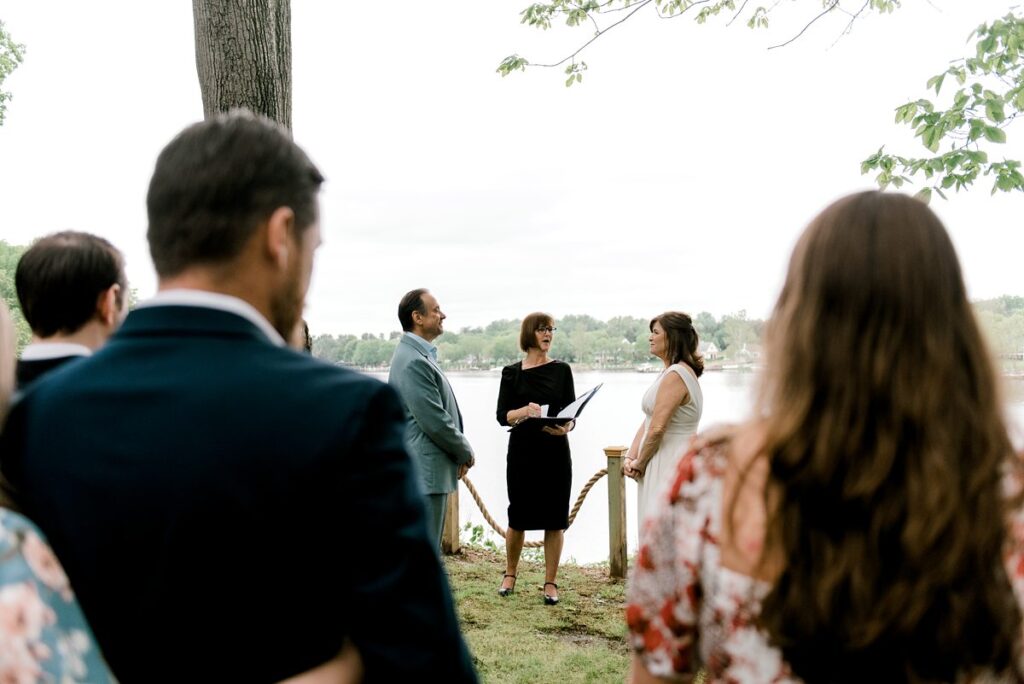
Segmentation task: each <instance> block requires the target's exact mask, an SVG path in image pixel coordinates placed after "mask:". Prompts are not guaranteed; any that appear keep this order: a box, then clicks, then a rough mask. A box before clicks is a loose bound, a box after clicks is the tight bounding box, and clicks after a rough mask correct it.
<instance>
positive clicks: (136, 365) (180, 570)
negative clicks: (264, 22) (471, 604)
mask: <svg viewBox="0 0 1024 684" xmlns="http://www.w3.org/2000/svg"><path fill="white" fill-rule="evenodd" d="M322 181H323V178H322V177H321V175H320V172H319V171H317V169H316V167H315V166H314V165H313V164H312V162H310V160H309V159H308V157H307V156H306V155H305V153H304V152H303V151H302V150H301V149H300V148H299V147H297V146H296V145H295V144H294V143H293V142H292V141H291V139H290V137H289V135H288V133H287V132H286V131H284V130H282V129H280V128H278V127H277V126H276V125H274V124H273V123H271V122H269V121H268V120H265V119H261V118H257V117H254V116H252V115H250V114H247V113H245V112H237V113H233V114H229V115H222V116H218V117H216V118H214V119H211V120H208V121H205V122H203V123H199V124H196V125H194V126H191V127H189V128H187V129H186V130H185V131H183V132H182V133H181V134H179V135H178V136H177V137H176V138H175V139H174V140H173V141H172V142H171V143H170V144H169V145H168V146H167V147H166V148H165V149H164V150H163V152H162V153H161V154H160V156H159V158H158V159H157V163H156V169H155V171H154V173H153V177H152V180H151V182H150V186H149V194H148V197H147V206H148V213H149V229H148V239H149V245H150V253H151V254H152V257H153V262H154V264H155V266H156V270H157V274H158V275H159V293H158V294H157V296H156V297H154V298H153V299H152V300H150V301H149V302H146V303H144V304H142V305H140V306H139V307H138V308H137V309H136V310H135V311H133V312H132V313H131V314H130V315H129V316H128V319H127V320H126V321H125V323H124V325H123V326H122V328H121V330H120V331H119V332H118V333H117V334H116V335H115V336H114V337H113V338H112V339H111V341H110V342H109V343H108V344H107V345H106V346H105V347H104V348H103V349H101V350H100V351H99V352H98V353H97V354H95V355H94V356H92V357H91V358H90V359H88V360H86V361H82V362H80V363H76V364H72V365H71V366H69V367H67V368H65V369H61V370H60V371H57V372H56V373H55V374H54V375H53V377H52V378H49V379H47V381H46V382H42V383H39V384H37V385H36V386H34V387H33V388H31V389H30V390H29V391H28V392H27V393H26V395H25V397H24V399H23V400H22V401H21V402H19V403H18V404H17V405H16V406H15V407H14V409H13V411H12V414H11V416H10V420H9V422H8V426H7V429H6V430H5V432H4V435H3V443H2V444H0V453H3V460H2V462H0V467H2V470H3V474H4V475H5V476H6V477H7V478H8V479H9V480H10V482H11V484H12V486H13V488H14V491H15V495H16V497H17V499H18V501H19V503H20V504H21V505H22V506H23V508H24V509H25V512H26V513H27V514H28V515H30V516H31V517H32V518H33V519H34V520H35V521H36V522H37V523H38V524H39V525H40V527H42V528H43V530H44V531H45V532H46V534H47V536H48V537H49V539H50V541H51V542H52V544H53V547H54V549H55V551H56V552H57V555H58V556H59V558H60V559H61V561H62V562H63V564H64V566H65V568H66V570H67V572H68V575H69V577H70V579H71V582H72V584H73V586H74V588H75V591H76V592H77V593H78V596H79V599H80V601H81V604H82V606H83V608H84V610H85V612H86V615H87V617H88V618H89V620H90V622H91V623H92V626H93V627H94V630H95V633H96V637H97V639H98V641H99V644H100V648H101V650H102V651H103V653H104V655H105V656H106V658H107V660H108V661H109V663H110V665H111V667H112V669H113V670H114V673H115V674H116V675H117V676H118V678H119V679H120V680H121V681H125V682H136V681H146V682H183V681H238V682H272V681H277V680H280V679H284V678H286V677H289V676H292V675H295V674H297V673H300V672H304V671H307V670H309V669H311V668H316V667H317V666H320V665H322V664H324V663H330V662H333V661H335V660H336V659H337V655H338V654H339V653H340V652H342V649H343V646H345V654H346V655H345V656H344V657H345V658H350V657H352V656H353V654H355V653H358V656H356V657H357V658H358V660H359V661H361V667H362V670H363V676H364V677H365V681H367V682H374V681H377V682H391V681H407V680H411V679H413V678H414V677H421V676H424V675H426V674H429V676H431V677H435V678H437V679H439V680H440V681H447V682H472V681H475V680H476V676H475V674H474V672H473V668H472V665H471V663H470V660H469V656H468V653H467V650H466V647H465V644H464V643H463V641H462V637H461V635H460V634H459V630H458V624H457V621H456V618H455V614H454V610H453V607H452V602H451V596H450V593H449V589H448V585H447V580H446V577H445V575H444V572H443V569H442V568H441V566H440V564H439V561H438V558H437V554H436V552H435V550H434V548H433V545H432V543H431V540H430V537H429V536H428V533H427V527H426V524H425V521H424V509H423V504H422V501H421V499H422V497H421V494H420V491H419V488H418V484H417V481H416V477H415V474H414V471H413V469H412V465H411V462H410V459H409V456H408V454H407V453H406V451H405V448H404V445H403V437H404V415H403V410H402V406H401V404H400V402H399V399H398V397H397V396H396V394H395V392H394V391H393V390H391V389H390V388H389V387H388V386H387V385H385V384H383V383H380V382H378V381H376V380H373V379H370V378H368V377H365V376H363V375H360V374H357V373H354V372H351V371H346V370H343V369H339V368H336V367H333V366H331V365H328V364H324V363H321V362H319V361H317V360H315V359H313V358H311V357H310V356H308V355H306V354H302V353H299V352H295V351H292V350H290V349H288V348H287V347H286V346H285V342H284V338H285V337H287V336H288V335H289V333H290V332H291V331H293V330H294V329H295V327H296V323H297V322H298V321H299V320H300V317H301V313H302V309H303V300H304V298H305V294H306V289H307V287H308V286H309V280H310V274H311V271H312V268H313V254H314V251H315V250H316V248H317V246H318V245H319V243H320V227H319V222H318V204H317V202H318V200H317V196H318V193H319V188H320V184H321V183H322ZM54 426H60V429H54ZM346 645H347V646H346ZM353 647H354V648H353ZM349 671H351V670H349Z"/></svg>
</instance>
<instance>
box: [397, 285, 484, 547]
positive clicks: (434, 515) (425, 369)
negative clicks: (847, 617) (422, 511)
mask: <svg viewBox="0 0 1024 684" xmlns="http://www.w3.org/2000/svg"><path fill="white" fill-rule="evenodd" d="M444 319H445V315H444V314H443V313H442V312H441V306H440V305H439V304H438V303H437V300H436V299H435V298H434V296H433V295H432V294H430V292H429V291H427V290H425V289H418V290H412V291H411V292H408V293H407V294H406V295H405V296H404V297H402V301H401V302H399V304H398V320H399V322H401V324H402V330H404V331H405V333H404V334H403V335H402V337H401V338H400V339H399V341H398V346H397V347H396V348H395V355H394V356H393V357H392V358H391V373H390V374H389V376H388V384H389V385H391V386H392V387H394V388H395V389H396V390H398V394H399V395H400V396H401V397H402V401H403V402H404V404H405V415H406V418H407V421H408V426H407V428H406V434H405V441H406V444H407V445H408V447H409V452H410V453H411V454H412V460H413V461H414V462H415V463H416V464H417V466H418V467H419V471H420V476H421V481H422V483H423V490H424V492H425V493H426V504H427V525H428V526H429V528H430V534H431V535H432V536H433V540H434V543H435V545H436V546H437V548H438V550H439V551H440V548H441V531H442V530H443V529H444V515H445V510H446V509H447V506H448V494H449V493H451V492H453V491H455V489H456V487H458V485H459V480H460V479H461V478H462V476H463V475H465V474H466V471H467V470H469V469H470V468H472V467H473V464H474V462H475V459H474V457H473V448H472V447H471V446H470V445H469V441H468V440H467V439H466V435H464V434H463V432H462V414H461V413H460V412H459V404H458V402H456V401H455V393H454V392H453V391H452V386H451V385H450V384H449V383H448V379H447V378H446V377H445V376H444V372H443V371H442V370H441V367H440V366H439V365H438V364H437V347H435V346H434V344H433V342H434V340H435V339H437V337H438V336H440V335H441V333H443V332H444Z"/></svg>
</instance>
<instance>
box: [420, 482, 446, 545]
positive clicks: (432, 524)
mask: <svg viewBox="0 0 1024 684" xmlns="http://www.w3.org/2000/svg"><path fill="white" fill-rule="evenodd" d="M425 502H426V504H427V532H428V533H429V534H430V539H431V541H433V542H434V546H435V547H436V548H437V552H438V553H441V534H442V533H443V532H444V514H445V511H446V510H448V495H447V494H427V495H426V497H425Z"/></svg>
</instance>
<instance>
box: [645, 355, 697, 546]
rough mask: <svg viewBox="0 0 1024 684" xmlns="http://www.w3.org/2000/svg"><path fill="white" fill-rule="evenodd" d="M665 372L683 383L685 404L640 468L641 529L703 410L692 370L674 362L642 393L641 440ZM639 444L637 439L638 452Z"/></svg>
mask: <svg viewBox="0 0 1024 684" xmlns="http://www.w3.org/2000/svg"><path fill="white" fill-rule="evenodd" d="M669 373H676V374H677V375H679V377H680V378H682V379H683V382H684V383H686V389H687V391H688V392H689V394H690V396H689V398H687V400H686V403H685V404H683V405H682V406H678V407H676V410H675V411H674V412H673V413H672V417H671V418H670V419H669V421H668V425H666V426H665V434H664V436H663V437H662V439H661V445H660V446H659V447H658V451H657V453H655V454H654V457H653V458H651V460H650V462H649V463H648V464H647V469H646V471H644V476H643V477H642V478H640V479H639V480H638V481H637V521H638V522H639V523H640V526H641V527H640V529H643V522H644V519H645V518H646V517H647V514H648V513H649V512H650V511H651V510H652V508H653V503H654V499H655V497H656V496H657V495H658V493H659V492H660V491H661V490H662V489H664V488H665V487H667V486H668V484H669V482H670V481H671V480H672V478H673V476H674V475H675V472H676V466H677V465H678V464H679V461H680V459H682V457H683V454H684V453H686V447H687V445H688V444H689V443H690V436H691V435H693V434H694V433H695V432H697V424H698V423H700V415H701V413H702V412H703V411H704V394H703V393H702V392H701V389H700V383H698V382H697V376H696V375H695V374H694V372H693V369H692V368H690V367H689V366H687V365H686V364H683V363H675V364H672V365H671V366H669V367H668V368H666V369H665V370H664V371H662V373H661V375H659V376H658V379H657V380H655V381H654V384H653V385H651V387H650V389H648V390H647V393H646V394H644V398H643V401H642V402H641V404H640V405H641V408H643V411H644V416H645V417H644V440H646V439H647V431H648V430H650V429H651V418H652V416H653V415H654V402H655V399H657V397H658V388H659V387H660V386H661V382H662V380H664V379H665V378H666V377H667V376H668V374H669ZM642 451H643V443H642V442H641V452H642Z"/></svg>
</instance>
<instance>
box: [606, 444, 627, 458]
mask: <svg viewBox="0 0 1024 684" xmlns="http://www.w3.org/2000/svg"><path fill="white" fill-rule="evenodd" d="M627 451H629V447H624V446H609V447H605V448H604V455H605V456H607V457H608V458H622V457H623V455H624V454H625V453H626V452H627Z"/></svg>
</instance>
